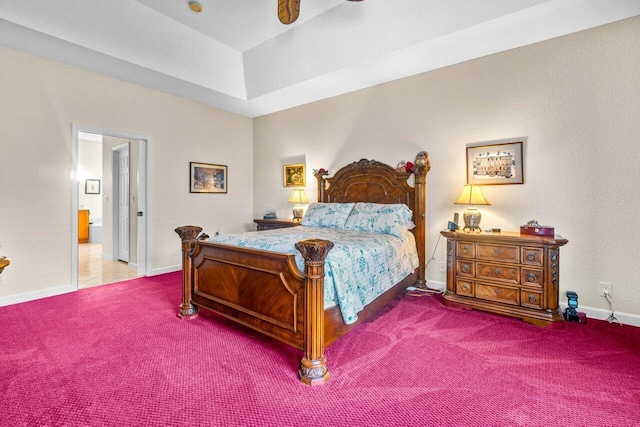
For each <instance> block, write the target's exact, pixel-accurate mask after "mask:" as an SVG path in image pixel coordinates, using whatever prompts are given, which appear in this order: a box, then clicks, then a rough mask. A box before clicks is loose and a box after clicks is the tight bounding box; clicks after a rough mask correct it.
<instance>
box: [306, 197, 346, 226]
mask: <svg viewBox="0 0 640 427" xmlns="http://www.w3.org/2000/svg"><path fill="white" fill-rule="evenodd" d="M354 205H355V203H311V204H310V205H309V208H307V212H305V214H304V217H303V218H302V222H301V223H300V224H302V225H306V226H309V227H324V228H344V225H345V223H346V222H347V217H348V216H349V213H350V212H351V209H353V206H354Z"/></svg>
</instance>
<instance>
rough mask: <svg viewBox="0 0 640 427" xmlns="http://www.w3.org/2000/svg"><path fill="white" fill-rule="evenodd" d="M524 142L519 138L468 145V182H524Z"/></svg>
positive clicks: (481, 183)
mask: <svg viewBox="0 0 640 427" xmlns="http://www.w3.org/2000/svg"><path fill="white" fill-rule="evenodd" d="M523 143H524V139H518V140H502V141H490V142H486V143H477V144H469V145H467V184H474V185H499V184H522V183H524V169H523V161H522V145H523Z"/></svg>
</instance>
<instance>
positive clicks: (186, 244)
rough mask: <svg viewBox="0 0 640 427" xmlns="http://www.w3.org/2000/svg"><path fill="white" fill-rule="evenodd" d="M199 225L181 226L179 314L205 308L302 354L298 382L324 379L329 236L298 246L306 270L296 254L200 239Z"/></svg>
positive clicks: (188, 315) (192, 313) (326, 376)
mask: <svg viewBox="0 0 640 427" xmlns="http://www.w3.org/2000/svg"><path fill="white" fill-rule="evenodd" d="M200 231H201V228H200V227H194V226H185V227H178V228H177V229H176V232H177V233H178V235H180V237H181V239H182V250H183V279H182V280H183V295H182V298H183V300H182V304H181V306H180V312H179V314H178V316H180V317H181V318H191V317H194V316H196V315H197V313H198V309H199V308H206V309H208V310H211V311H213V312H215V313H218V314H220V315H222V316H224V317H227V318H229V319H231V320H234V321H236V322H238V323H240V324H242V325H244V326H247V327H249V328H252V329H254V330H256V331H259V332H261V333H263V334H265V335H268V336H270V337H273V338H275V339H278V340H280V341H282V342H284V343H286V344H288V345H291V346H293V347H295V348H298V349H300V350H302V351H303V352H304V357H303V358H302V360H301V363H300V370H299V375H300V380H301V381H302V382H304V383H307V384H315V383H319V382H320V383H321V382H325V381H327V380H328V379H329V371H328V370H327V367H326V360H325V357H324V346H325V345H324V261H325V258H326V256H327V254H328V253H329V250H331V248H332V247H333V243H331V242H329V241H326V240H318V239H310V240H304V241H301V242H299V243H297V244H296V249H298V250H299V251H300V253H301V254H302V256H303V257H304V259H305V271H304V273H302V272H301V271H300V270H299V269H298V267H297V266H296V263H295V257H294V255H293V254H283V253H278V252H270V251H263V250H256V249H249V248H242V247H237V246H231V245H223V244H218V243H213V242H209V241H201V240H198V239H197V237H196V236H197V235H198V233H200Z"/></svg>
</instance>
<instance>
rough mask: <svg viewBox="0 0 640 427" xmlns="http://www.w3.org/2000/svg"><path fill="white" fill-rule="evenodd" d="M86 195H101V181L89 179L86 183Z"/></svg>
mask: <svg viewBox="0 0 640 427" xmlns="http://www.w3.org/2000/svg"><path fill="white" fill-rule="evenodd" d="M84 194H100V180H99V179H87V180H86V181H85V182H84Z"/></svg>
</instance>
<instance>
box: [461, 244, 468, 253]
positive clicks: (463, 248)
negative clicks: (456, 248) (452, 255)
mask: <svg viewBox="0 0 640 427" xmlns="http://www.w3.org/2000/svg"><path fill="white" fill-rule="evenodd" d="M462 252H463V253H465V254H466V253H467V252H469V246H463V247H462Z"/></svg>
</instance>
